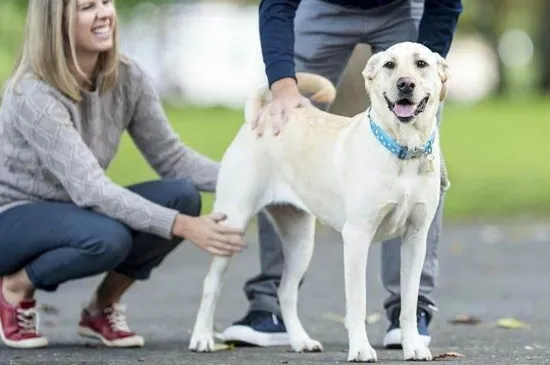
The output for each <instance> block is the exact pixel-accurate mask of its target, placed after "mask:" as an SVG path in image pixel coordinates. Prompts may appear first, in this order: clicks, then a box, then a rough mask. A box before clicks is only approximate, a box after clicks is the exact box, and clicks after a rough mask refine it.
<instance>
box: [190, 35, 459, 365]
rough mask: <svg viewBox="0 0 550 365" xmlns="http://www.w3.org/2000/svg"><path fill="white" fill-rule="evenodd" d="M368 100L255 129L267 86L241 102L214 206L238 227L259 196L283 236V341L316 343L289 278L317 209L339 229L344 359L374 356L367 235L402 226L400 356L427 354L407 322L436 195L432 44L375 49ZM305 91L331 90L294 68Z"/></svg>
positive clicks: (214, 288)
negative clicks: (354, 110)
mask: <svg viewBox="0 0 550 365" xmlns="http://www.w3.org/2000/svg"><path fill="white" fill-rule="evenodd" d="M363 76H364V78H365V86H366V89H367V91H368V93H369V96H370V100H371V107H370V108H369V109H367V110H366V111H365V112H364V113H361V114H359V115H357V116H355V117H353V118H345V117H340V116H336V115H332V114H330V113H325V112H323V111H321V110H319V109H317V108H314V107H303V108H298V109H296V110H295V111H293V113H292V114H291V115H290V116H289V120H288V122H287V123H286V124H285V125H284V128H283V130H282V132H281V133H280V135H278V136H273V135H271V134H270V133H266V134H265V135H264V136H263V137H261V138H258V137H257V136H256V134H255V132H254V131H252V130H251V128H250V124H251V122H252V120H253V118H254V117H255V116H256V115H257V113H258V112H259V110H260V108H261V107H262V106H263V105H265V103H266V102H268V100H269V98H270V93H269V91H268V90H266V89H263V90H260V91H259V92H258V93H255V94H254V95H252V96H251V97H250V99H249V101H248V102H247V105H246V109H245V115H246V123H245V125H244V126H243V127H242V128H241V130H240V131H239V133H238V134H237V136H236V137H235V139H234V141H233V142H232V144H231V145H230V146H229V148H228V149H227V151H226V153H225V155H224V157H223V160H222V163H221V169H220V173H219V180H218V184H217V193H216V200H215V204H214V211H216V212H221V213H225V214H227V217H228V219H227V221H226V224H228V225H230V226H233V227H236V228H239V229H245V228H246V227H247V225H248V223H249V221H250V219H251V218H252V217H254V215H256V214H257V213H258V212H259V211H260V210H261V209H263V208H265V209H266V211H267V212H268V213H269V216H270V218H271V220H272V221H273V223H274V225H275V226H276V227H277V231H278V233H279V234H280V236H281V238H282V241H283V244H284V255H285V268H284V274H283V277H282V281H281V284H280V287H279V291H278V296H279V301H280V305H281V312H282V317H283V319H284V321H285V324H286V328H287V331H288V334H289V338H290V343H291V346H292V348H293V349H294V350H295V351H297V352H307V351H321V350H322V345H321V344H320V343H319V342H317V341H315V340H314V339H312V338H311V337H309V335H308V333H307V332H306V330H305V329H304V328H303V326H302V324H301V322H300V319H299V316H298V310H297V304H298V284H299V283H300V280H301V279H302V277H303V276H304V274H305V272H306V270H307V268H308V266H309V263H310V259H311V256H312V252H313V246H314V227H315V219H316V218H317V219H319V220H320V221H322V222H324V223H326V224H328V225H329V226H331V227H333V228H334V229H336V230H337V231H339V232H341V234H342V238H343V242H344V269H345V293H346V298H345V300H346V316H345V325H346V328H347V331H348V337H349V354H348V361H361V362H374V361H376V352H375V350H374V349H373V348H372V347H371V345H370V343H369V340H368V337H367V332H366V328H365V315H366V313H365V308H366V283H365V281H366V280H365V274H366V265H367V254H368V251H369V247H370V245H371V243H372V242H380V241H384V240H387V239H390V238H393V237H397V236H400V237H402V239H403V245H402V249H401V265H402V267H401V278H402V279H401V283H402V287H401V306H402V310H401V316H400V322H401V329H402V334H403V335H402V336H403V338H402V344H403V352H404V358H405V359H406V360H431V357H432V355H431V353H430V350H429V349H428V348H427V347H426V346H425V345H424V344H423V342H422V341H421V339H420V336H419V334H418V329H417V325H416V306H417V298H418V290H419V285H420V274H421V270H422V265H423V262H424V256H425V251H426V238H427V235H428V228H429V226H430V223H431V222H432V219H433V217H434V214H435V211H436V207H437V205H438V201H439V189H440V168H439V166H440V165H439V164H440V160H439V139H438V133H437V127H436V112H437V109H438V107H439V104H440V102H441V101H442V100H443V99H444V98H445V96H446V81H447V79H448V77H449V69H448V66H447V64H446V62H445V60H444V59H443V58H442V57H440V56H439V55H438V54H436V53H433V52H431V51H430V50H429V49H428V48H426V47H424V46H422V45H420V44H417V43H408V42H407V43H400V44H396V45H394V46H392V47H391V48H389V49H387V50H386V51H384V52H381V53H377V54H375V55H373V56H372V57H371V58H370V59H369V61H368V63H367V65H366V67H365V69H364V71H363ZM298 85H299V87H300V90H301V91H302V92H304V93H305V92H312V91H313V92H314V93H315V94H314V95H313V97H312V98H313V99H314V100H317V101H330V100H332V99H333V98H334V96H335V90H334V87H333V86H332V84H331V83H330V82H329V81H328V80H326V79H323V78H321V77H318V76H314V75H308V74H300V75H298ZM229 261H230V259H229V258H225V257H214V258H213V260H212V262H211V266H210V268H209V271H208V274H207V276H206V278H205V279H204V283H203V285H204V286H203V295H202V300H201V303H200V308H199V311H198V315H197V318H196V323H195V327H194V330H193V334H192V337H191V341H190V349H192V350H194V351H198V352H208V351H212V349H213V344H214V341H213V319H214V314H215V307H216V304H217V301H218V298H219V295H220V290H221V287H222V281H223V277H224V274H225V272H226V270H227V268H228V265H229Z"/></svg>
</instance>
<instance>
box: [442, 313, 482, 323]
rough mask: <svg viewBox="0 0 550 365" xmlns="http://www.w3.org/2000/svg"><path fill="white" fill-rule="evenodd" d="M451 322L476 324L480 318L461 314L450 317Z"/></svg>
mask: <svg viewBox="0 0 550 365" xmlns="http://www.w3.org/2000/svg"><path fill="white" fill-rule="evenodd" d="M449 322H450V323H452V324H470V325H476V324H480V323H481V319H480V318H477V317H474V316H470V315H468V314H461V315H459V316H456V317H455V318H453V319H451V320H450V321H449Z"/></svg>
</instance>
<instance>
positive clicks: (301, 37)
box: [222, 0, 462, 348]
mask: <svg viewBox="0 0 550 365" xmlns="http://www.w3.org/2000/svg"><path fill="white" fill-rule="evenodd" d="M259 12H260V40H261V46H262V55H263V60H264V63H265V69H266V74H267V79H268V82H269V86H270V89H271V91H272V93H273V101H272V102H271V104H269V105H267V106H266V107H265V109H264V111H263V112H266V113H269V114H271V115H274V116H275V117H279V118H278V119H277V118H275V119H274V121H277V120H278V121H279V123H275V125H274V127H273V128H274V133H275V134H277V133H279V132H280V128H281V125H282V124H283V123H284V121H285V118H286V115H288V113H289V111H290V109H292V108H295V107H298V106H300V105H304V104H308V103H309V101H308V99H306V98H305V97H303V96H302V95H300V93H299V91H298V88H297V85H296V79H295V72H310V73H314V74H318V75H321V76H324V77H326V78H327V79H329V80H330V81H331V82H332V83H333V84H335V85H338V83H339V81H340V79H341V77H342V73H343V70H344V69H345V67H346V65H347V63H348V60H349V58H350V56H351V54H352V52H353V49H354V47H355V46H356V45H357V44H358V43H366V44H369V45H370V46H371V48H372V51H373V53H376V52H379V51H381V50H384V49H387V48H388V47H390V46H391V45H393V44H395V43H399V42H403V41H416V42H419V43H422V44H424V45H426V46H427V47H428V48H430V49H431V50H432V51H434V52H437V53H439V54H440V55H441V56H443V57H446V56H447V53H448V52H449V49H450V46H451V42H452V39H453V36H454V32H455V29H456V25H457V21H458V17H459V14H460V13H461V12H462V4H461V0H425V1H424V0H303V1H301V3H300V1H299V0H262V1H261V3H260V8H259ZM324 107H326V109H328V107H329V105H326V106H324ZM260 122H261V121H260ZM257 128H258V134H261V133H263V125H262V123H260V124H259V126H258V127H257ZM283 133H284V132H283ZM442 161H443V159H442ZM444 168H445V166H444V163H443V162H442V169H444ZM442 175H443V176H444V178H442V190H441V191H442V194H441V195H442V196H441V201H440V205H439V207H438V210H437V213H436V217H435V219H434V221H433V222H432V225H431V228H430V232H429V237H428V247H427V254H426V260H425V263H424V267H423V270H422V277H421V283H420V296H419V298H418V303H419V304H418V330H419V333H420V335H421V338H422V339H423V340H424V341H425V343H426V345H428V344H429V343H430V340H431V337H430V335H429V331H428V325H429V323H430V320H431V319H432V315H433V311H434V309H435V302H434V300H433V298H431V296H430V294H431V292H432V290H433V289H434V286H435V281H436V277H437V268H438V261H437V243H438V241H439V236H440V232H441V224H442V212H443V196H444V191H445V190H446V188H447V187H448V184H447V180H446V173H445V170H443V174H442ZM258 219H259V237H260V260H261V273H260V274H259V275H258V276H256V277H254V278H251V279H250V280H249V281H248V282H247V283H246V285H245V288H244V291H245V293H246V296H247V298H248V300H249V311H248V313H247V314H246V315H245V316H244V318H242V319H241V320H239V321H237V322H235V323H233V325H231V326H229V327H228V328H227V329H226V330H225V331H224V332H223V333H222V337H223V339H224V340H225V341H228V342H244V343H248V344H252V345H257V346H276V345H287V344H288V343H289V340H288V335H287V333H286V328H285V325H284V323H283V320H282V318H281V315H280V309H279V304H278V300H277V288H278V286H279V282H280V280H281V276H282V270H283V265H284V257H283V250H282V246H281V242H280V240H279V237H278V236H277V234H276V233H275V231H274V229H273V227H272V226H271V224H270V223H269V221H268V220H267V218H266V217H265V216H264V215H263V214H260V216H259V218H258ZM400 245H401V240H400V239H399V238H397V239H393V240H390V241H388V242H384V243H383V244H382V257H381V259H382V281H383V284H384V287H385V288H386V290H387V291H388V292H389V297H388V298H387V299H386V300H385V302H384V308H385V311H386V315H387V317H388V320H389V322H390V325H389V328H388V331H387V333H386V335H385V337H384V340H383V344H384V346H385V347H388V348H390V347H397V348H399V347H400V346H401V330H400V328H399V314H400V305H401V304H400Z"/></svg>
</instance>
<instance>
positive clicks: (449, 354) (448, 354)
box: [432, 351, 466, 360]
mask: <svg viewBox="0 0 550 365" xmlns="http://www.w3.org/2000/svg"><path fill="white" fill-rule="evenodd" d="M450 357H466V356H465V355H462V354H459V353H458V352H453V351H451V352H445V353H443V354H439V355H437V356H436V357H434V358H433V359H432V360H439V359H447V358H450Z"/></svg>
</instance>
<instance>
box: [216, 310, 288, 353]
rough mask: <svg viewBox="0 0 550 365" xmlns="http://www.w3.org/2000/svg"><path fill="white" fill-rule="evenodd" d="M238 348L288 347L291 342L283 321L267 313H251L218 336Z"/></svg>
mask: <svg viewBox="0 0 550 365" xmlns="http://www.w3.org/2000/svg"><path fill="white" fill-rule="evenodd" d="M217 337H218V338H219V339H221V340H222V341H224V342H225V343H230V344H233V345H236V346H261V347H269V346H288V345H290V341H289V339H288V333H287V332H286V327H285V324H284V322H283V319H282V318H281V317H280V316H276V315H275V314H273V313H270V312H266V311H250V312H248V313H247V314H246V316H245V317H244V318H243V319H241V320H239V321H237V322H235V323H233V324H232V325H231V326H229V327H227V328H226V329H225V330H224V331H223V332H222V333H221V334H219V335H218V336H217Z"/></svg>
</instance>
